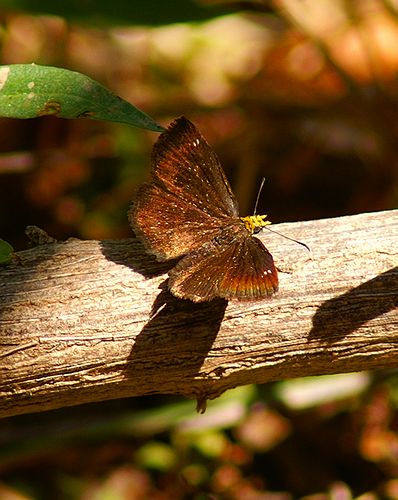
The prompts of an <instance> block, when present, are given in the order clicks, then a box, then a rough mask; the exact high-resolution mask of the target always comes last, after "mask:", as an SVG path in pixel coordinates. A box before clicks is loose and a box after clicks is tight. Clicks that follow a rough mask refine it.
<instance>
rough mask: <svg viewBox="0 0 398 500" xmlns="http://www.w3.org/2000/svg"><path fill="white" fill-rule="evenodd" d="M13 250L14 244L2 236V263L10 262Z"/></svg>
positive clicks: (0, 257)
mask: <svg viewBox="0 0 398 500" xmlns="http://www.w3.org/2000/svg"><path fill="white" fill-rule="evenodd" d="M13 252H14V249H13V248H12V246H11V245H10V244H9V243H7V242H6V241H4V240H2V239H1V238H0V264H8V262H10V260H11V258H12V253H13Z"/></svg>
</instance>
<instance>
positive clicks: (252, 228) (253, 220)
mask: <svg viewBox="0 0 398 500" xmlns="http://www.w3.org/2000/svg"><path fill="white" fill-rule="evenodd" d="M266 218H267V216H266V215H248V216H247V217H241V218H240V220H241V221H243V222H244V224H245V226H246V229H247V231H248V232H249V233H250V234H257V233H259V232H260V231H261V229H262V228H263V227H265V226H269V225H270V224H271V222H270V221H269V220H265V219H266Z"/></svg>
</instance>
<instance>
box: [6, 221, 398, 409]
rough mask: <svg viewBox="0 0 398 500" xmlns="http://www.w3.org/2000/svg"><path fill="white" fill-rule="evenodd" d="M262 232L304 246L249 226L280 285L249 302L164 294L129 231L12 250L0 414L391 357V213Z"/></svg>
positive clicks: (394, 321) (382, 363)
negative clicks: (120, 237) (113, 237)
mask: <svg viewBox="0 0 398 500" xmlns="http://www.w3.org/2000/svg"><path fill="white" fill-rule="evenodd" d="M275 229H277V230H278V231H280V232H282V233H283V234H285V235H286V236H289V237H293V238H297V239H299V240H300V241H304V242H305V243H307V244H308V245H309V246H310V247H311V249H312V252H311V254H309V253H308V252H307V251H306V250H305V249H304V248H302V247H300V246H299V245H297V244H295V243H292V242H290V241H288V240H284V239H282V238H280V237H279V236H277V235H275V234H272V233H270V232H268V231H263V233H262V236H261V237H262V239H263V241H264V242H265V244H266V246H267V247H268V248H269V250H270V251H271V252H272V254H273V255H274V258H275V262H276V264H277V267H278V268H279V270H280V274H279V276H280V292H279V293H278V294H277V295H276V296H274V297H273V298H271V299H269V300H264V301H260V302H253V303H242V302H230V303H229V304H227V303H226V302H224V301H223V300H217V301H213V302H211V303H203V304H193V303H191V302H189V301H182V300H177V299H175V298H174V297H172V296H170V294H169V293H168V292H167V291H166V288H165V286H164V284H165V280H166V279H167V274H166V270H167V267H166V266H165V264H162V265H159V264H158V263H157V262H155V261H154V260H153V259H152V258H150V257H148V256H147V255H146V254H145V252H144V250H143V248H142V246H141V245H140V244H139V242H138V241H137V240H135V239H131V240H124V241H79V240H74V239H73V240H72V239H71V240H68V241H66V242H64V243H53V244H46V245H41V246H37V247H35V248H32V249H30V250H25V251H22V252H19V253H18V259H16V260H15V262H13V263H12V264H11V265H8V266H6V267H3V268H0V415H1V416H9V415H15V414H20V413H27V412H33V411H41V410H49V409H54V408H59V407H62V406H66V405H75V404H79V403H86V402H91V401H99V400H105V399H112V398H120V397H126V396H135V395H144V394H154V393H172V394H184V395H186V396H188V397H190V398H196V399H198V400H199V401H203V400H205V399H207V398H214V397H216V396H217V395H219V394H221V393H222V392H223V391H225V390H226V389H229V388H232V387H235V386H238V385H243V384H249V383H263V382H266V381H269V380H277V379H283V378H290V377H297V376H305V375H315V374H317V375H320V374H326V373H338V372H349V371H357V370H368V369H372V368H378V367H391V366H395V367H396V366H397V364H398V313H397V305H398V269H397V264H398V211H389V212H379V213H372V214H361V215H356V216H350V217H341V218H337V219H325V220H318V221H308V222H300V223H292V224H280V225H279V226H275ZM159 287H160V289H159Z"/></svg>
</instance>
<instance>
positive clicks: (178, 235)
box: [128, 117, 278, 302]
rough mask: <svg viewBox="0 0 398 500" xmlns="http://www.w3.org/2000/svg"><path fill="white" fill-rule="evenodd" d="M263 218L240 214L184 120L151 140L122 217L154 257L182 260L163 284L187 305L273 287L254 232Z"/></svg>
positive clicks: (272, 273)
mask: <svg viewBox="0 0 398 500" xmlns="http://www.w3.org/2000/svg"><path fill="white" fill-rule="evenodd" d="M266 217H267V216H266V215H253V216H248V217H239V210H238V203H237V201H236V198H235V196H234V194H233V192H232V189H231V187H230V185H229V183H228V180H227V178H226V176H225V174H224V171H223V169H222V167H221V164H220V162H219V160H218V157H217V155H216V153H215V152H214V151H213V149H212V148H211V146H210V145H209V144H208V143H207V142H206V140H205V139H204V137H203V136H202V135H201V133H200V132H199V130H198V129H197V128H196V127H195V125H194V124H193V123H191V122H190V121H189V120H188V119H187V118H185V117H181V118H178V119H176V120H175V121H174V122H172V123H171V125H170V126H169V127H168V129H167V130H166V131H165V132H163V133H162V134H161V135H160V137H159V138H158V140H157V142H156V143H155V145H154V147H153V150H152V156H151V178H150V180H149V182H147V183H145V184H143V185H142V186H141V187H140V188H139V190H138V192H137V196H136V199H135V201H134V202H133V204H132V206H131V208H130V210H129V214H128V218H129V222H130V224H131V226H132V228H133V230H134V232H135V234H136V236H137V237H138V238H139V239H140V240H141V241H142V242H143V244H144V246H145V248H146V250H147V251H148V252H149V253H151V254H153V255H154V256H155V257H156V259H157V260H158V261H165V260H169V259H176V258H180V260H179V261H178V262H177V264H176V265H175V266H174V267H173V268H172V269H171V270H170V271H169V279H168V288H169V290H170V292H171V293H172V294H173V295H174V296H175V297H178V298H181V299H189V300H191V301H193V302H204V301H210V300H212V299H215V298H216V297H221V298H224V299H227V300H230V299H237V300H259V299H263V298H265V297H268V296H270V295H272V294H273V293H274V292H276V291H277V290H278V273H277V271H276V268H275V265H274V260H273V258H272V255H271V254H270V252H269V251H268V250H267V248H266V247H265V246H264V245H263V243H262V242H261V241H260V240H259V239H258V238H256V237H255V236H254V234H256V233H258V232H259V231H260V230H261V228H262V227H265V226H267V225H268V224H270V222H269V221H268V220H266Z"/></svg>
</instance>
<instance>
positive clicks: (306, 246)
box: [262, 226, 311, 253]
mask: <svg viewBox="0 0 398 500" xmlns="http://www.w3.org/2000/svg"><path fill="white" fill-rule="evenodd" d="M262 229H267V230H268V231H271V233H275V234H278V235H279V236H282V238H286V239H287V240H290V241H294V242H295V243H298V244H299V245H301V246H303V247H305V248H306V249H307V250H308V251H309V252H310V253H311V249H310V247H309V246H308V245H306V244H305V243H303V242H302V241H298V240H295V239H294V238H289V236H285V235H284V234H282V233H278V231H275V229H270V228H269V227H268V226H265V227H263V228H262Z"/></svg>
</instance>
